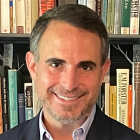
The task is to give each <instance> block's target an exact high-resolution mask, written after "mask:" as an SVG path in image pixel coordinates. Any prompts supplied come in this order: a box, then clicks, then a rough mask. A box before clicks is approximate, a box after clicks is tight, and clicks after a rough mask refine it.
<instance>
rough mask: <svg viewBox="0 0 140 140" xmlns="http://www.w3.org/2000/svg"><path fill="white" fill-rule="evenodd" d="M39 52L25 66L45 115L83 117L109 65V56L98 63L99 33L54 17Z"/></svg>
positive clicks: (65, 120)
mask: <svg viewBox="0 0 140 140" xmlns="http://www.w3.org/2000/svg"><path fill="white" fill-rule="evenodd" d="M39 54H40V58H39V62H38V63H36V64H35V63H34V64H33V65H32V66H33V67H32V68H29V66H28V68H29V71H30V73H31V75H32V78H33V80H35V81H36V84H37V91H38V96H39V98H40V99H41V100H42V101H43V110H44V114H45V116H46V117H50V116H51V118H55V120H57V121H60V122H61V123H73V122H76V121H77V120H81V119H82V120H83V121H84V120H85V119H86V118H87V116H88V115H89V114H90V113H91V110H92V108H93V105H94V104H95V102H96V99H97V96H98V93H99V89H100V85H101V83H102V80H103V78H104V75H105V74H106V72H107V71H108V68H109V66H110V61H109V60H107V61H106V62H105V64H104V65H103V66H101V41H100V38H99V37H98V35H96V34H93V33H90V32H88V31H85V30H82V29H79V28H76V27H73V26H71V25H70V24H68V23H66V22H62V21H53V22H51V23H50V24H49V26H48V28H47V29H46V31H45V32H44V34H43V36H42V37H41V40H40V42H39ZM29 55H30V56H31V55H32V54H31V53H30V54H29ZM31 57H33V56H31ZM32 61H33V60H32ZM27 63H28V62H27ZM32 63H33V62H32ZM30 69H33V70H30Z"/></svg>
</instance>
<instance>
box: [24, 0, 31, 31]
mask: <svg viewBox="0 0 140 140" xmlns="http://www.w3.org/2000/svg"><path fill="white" fill-rule="evenodd" d="M25 33H26V34H30V33H31V0H25Z"/></svg>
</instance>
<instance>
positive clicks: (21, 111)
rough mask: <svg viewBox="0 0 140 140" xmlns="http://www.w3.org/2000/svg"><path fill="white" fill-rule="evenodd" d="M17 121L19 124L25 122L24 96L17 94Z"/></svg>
mask: <svg viewBox="0 0 140 140" xmlns="http://www.w3.org/2000/svg"><path fill="white" fill-rule="evenodd" d="M18 119H19V124H20V123H22V122H24V121H25V95H24V93H18Z"/></svg>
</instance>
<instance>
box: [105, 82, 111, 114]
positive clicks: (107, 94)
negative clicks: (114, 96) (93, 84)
mask: <svg viewBox="0 0 140 140" xmlns="http://www.w3.org/2000/svg"><path fill="white" fill-rule="evenodd" d="M109 92H110V83H105V114H106V115H107V116H109Z"/></svg>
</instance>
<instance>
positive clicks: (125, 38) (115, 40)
mask: <svg viewBox="0 0 140 140" xmlns="http://www.w3.org/2000/svg"><path fill="white" fill-rule="evenodd" d="M29 38H30V34H0V43H13V44H29V43H30V40H29ZM109 41H110V44H120V45H121V44H122V45H123V44H124V45H133V44H139V43H140V35H109Z"/></svg>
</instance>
